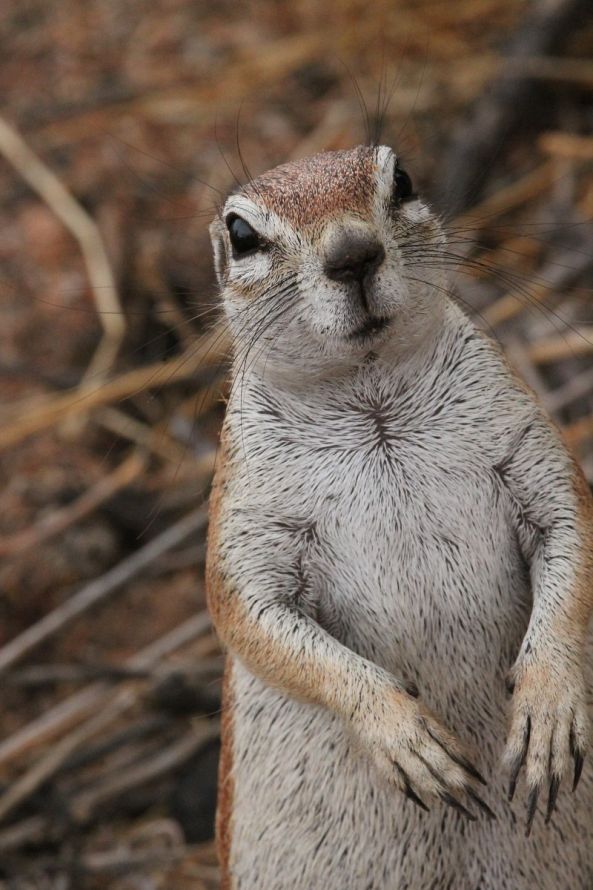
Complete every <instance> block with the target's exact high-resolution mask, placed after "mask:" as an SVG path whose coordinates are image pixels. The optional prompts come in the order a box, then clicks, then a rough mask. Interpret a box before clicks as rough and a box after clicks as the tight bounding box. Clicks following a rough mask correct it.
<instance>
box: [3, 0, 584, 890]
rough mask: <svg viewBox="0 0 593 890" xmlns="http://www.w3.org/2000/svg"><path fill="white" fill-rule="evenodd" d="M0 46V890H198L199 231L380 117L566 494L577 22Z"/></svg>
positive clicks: (237, 31) (284, 11) (299, 7)
mask: <svg viewBox="0 0 593 890" xmlns="http://www.w3.org/2000/svg"><path fill="white" fill-rule="evenodd" d="M0 41H1V45H2V53H1V56H0V58H1V59H2V62H1V63H0V86H1V89H0V96H1V107H0V421H1V422H0V480H1V485H0V557H1V559H0V888H2V890H9V888H11V890H25V888H44V890H45V888H47V890H58V888H59V890H70V888H72V890H94V888H105V887H109V888H114V890H136V888H138V890H140V888H141V890H162V888H168V890H185V888H192V890H198V888H215V887H216V886H217V869H216V858H215V854H214V850H213V844H212V833H213V810H214V795H215V785H216V765H217V756H218V731H219V708H220V701H219V693H220V674H221V669H222V655H221V652H220V649H219V647H218V644H217V641H216V638H215V635H214V633H213V631H212V629H211V625H210V622H209V619H208V616H207V614H206V612H205V596H204V581H203V567H204V553H205V531H206V523H207V514H206V506H205V505H206V502H207V496H208V489H209V484H210V479H211V473H212V467H213V462H214V458H215V454H216V446H217V434H218V429H219V425H220V422H221V418H222V413H223V397H224V392H225V386H226V369H227V355H228V342H227V337H226V334H225V330H224V326H223V325H221V322H220V318H219V314H218V306H217V295H216V289H215V286H214V281H213V274H212V265H211V259H210V247H209V240H208V235H207V226H208V223H209V221H210V219H211V217H212V216H213V215H214V212H215V210H216V207H217V206H218V204H219V203H220V201H221V199H222V198H223V196H224V194H225V193H226V191H227V190H228V189H229V188H232V187H233V186H234V185H235V183H236V181H237V180H239V181H245V179H246V177H247V176H248V175H249V173H251V174H253V175H256V174H257V173H259V172H262V171H263V170H265V169H267V168H269V167H270V166H273V165H275V164H277V163H281V162H283V161H286V160H288V159H291V158H298V157H302V156H304V155H307V154H311V153H313V152H315V151H320V150H323V149H336V148H345V147H350V146H352V145H355V144H357V143H360V142H362V141H366V140H367V138H368V137H367V130H368V126H367V124H368V125H370V129H371V131H372V132H373V133H374V132H375V131H376V129H377V128H378V127H379V125H381V131H382V132H381V141H383V142H386V143H389V144H391V145H393V146H394V147H395V148H396V150H397V151H398V153H399V154H400V155H401V157H402V163H403V165H404V166H405V167H406V169H408V170H409V171H410V173H411V175H412V177H413V179H414V181H415V183H416V184H417V186H418V187H419V188H420V190H421V191H422V192H423V194H424V195H426V196H427V197H428V199H429V200H430V201H431V202H432V203H433V204H434V205H435V206H436V207H437V208H438V209H439V210H440V212H441V213H442V214H443V215H444V216H445V218H446V220H447V225H448V229H449V239H450V254H449V259H448V265H449V266H450V274H451V286H452V291H453V292H454V294H455V295H456V298H457V299H459V300H460V302H461V303H462V305H463V306H464V307H465V308H466V310H467V311H468V312H470V313H471V314H472V315H473V316H474V317H475V318H476V320H477V322H478V323H479V324H480V325H482V326H483V327H484V328H485V329H486V330H487V331H489V332H490V334H491V335H493V336H495V337H496V338H497V339H498V340H499V341H500V343H501V344H502V345H503V347H504V349H505V350H506V352H507V354H508V356H509V360H510V362H511V363H512V364H513V365H514V366H515V368H516V369H517V370H518V371H519V373H520V374H521V375H522V376H523V377H524V378H525V379H526V380H527V382H528V383H529V385H530V386H531V387H532V388H533V389H534V390H535V391H536V392H537V394H538V395H539V397H540V399H541V400H542V402H543V403H544V405H545V406H546V407H547V409H548V410H549V411H550V412H551V413H552V414H553V416H554V417H555V418H556V420H557V422H558V423H559V424H560V425H561V426H562V427H563V429H564V432H565V435H566V437H567V439H568V440H569V442H570V443H571V444H572V446H573V447H574V449H575V450H576V451H577V452H578V454H579V457H580V458H581V460H582V462H583V465H584V467H585V470H586V472H587V475H588V478H589V480H590V481H592V480H593V300H592V296H593V227H592V225H591V218H592V215H593V135H592V134H593V6H592V5H591V3H590V0H586V2H583V0H545V2H544V0H456V2H455V3H443V2H441V0H389V2H386V0H370V2H369V0H364V2H362V0H326V2H324V3H319V2H312V0H291V2H287V0H274V2H244V3H236V2H235V3H230V2H227V0H218V2H216V3H206V2H204V0H130V2H127V3H121V2H119V0H85V2H82V0H60V2H53V3H51V2H49V3H48V2H47V0H6V2H4V3H3V4H2V6H1V8H0ZM365 108H366V110H365Z"/></svg>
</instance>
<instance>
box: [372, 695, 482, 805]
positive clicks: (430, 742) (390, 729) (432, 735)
mask: <svg viewBox="0 0 593 890" xmlns="http://www.w3.org/2000/svg"><path fill="white" fill-rule="evenodd" d="M389 698H390V696H388V697H387V700H386V701H384V702H383V705H384V707H382V708H380V709H375V710H374V712H373V714H372V716H370V717H369V719H368V720H367V721H366V722H365V726H364V727H363V728H362V730H361V731H359V733H358V735H359V738H360V739H361V741H362V743H363V746H364V748H365V749H366V750H367V752H369V753H370V754H371V756H372V758H373V760H374V762H375V764H376V765H377V766H378V768H379V770H380V771H381V773H382V774H383V775H384V776H385V777H386V778H387V780H388V781H389V782H390V784H392V785H394V786H395V787H396V788H398V789H399V790H400V791H402V792H403V793H404V794H405V795H406V797H407V798H408V799H409V800H411V801H412V802H413V803H415V804H416V805H417V806H418V807H420V808H421V809H423V810H428V809H429V807H428V806H427V804H426V802H425V800H427V799H428V798H433V799H438V800H440V801H442V802H443V803H445V804H447V805H448V806H450V807H452V808H453V809H454V810H456V811H457V812H458V813H460V814H461V815H463V816H464V817H465V818H467V819H470V820H472V821H474V820H475V819H476V816H475V815H474V813H473V812H472V810H471V807H472V805H475V806H477V807H478V808H479V809H480V810H481V811H482V812H483V813H484V814H485V815H486V816H488V818H490V819H495V818H496V817H495V815H494V813H493V812H492V810H491V809H490V807H489V806H488V804H487V803H486V802H485V801H484V800H482V798H481V797H480V795H479V794H478V793H477V790H476V785H477V783H478V782H479V783H481V784H483V785H485V784H486V781H485V779H483V777H482V776H481V775H480V773H479V772H478V770H477V769H476V767H475V766H474V765H473V764H472V762H471V760H470V759H469V757H468V756H467V753H466V752H465V751H464V749H463V747H462V745H461V743H460V742H459V741H458V740H457V739H456V738H455V737H454V736H453V735H452V734H451V733H450V732H449V731H448V730H447V729H446V728H445V727H444V726H443V725H442V724H441V723H440V722H439V720H438V719H437V718H436V717H435V716H434V715H433V714H432V713H431V712H430V711H429V710H428V708H426V707H425V706H424V705H422V703H421V702H419V701H418V700H417V699H416V698H413V697H412V696H410V695H407V694H406V693H403V692H398V693H396V695H395V701H389Z"/></svg>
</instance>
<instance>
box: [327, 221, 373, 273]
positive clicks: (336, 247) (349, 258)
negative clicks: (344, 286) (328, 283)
mask: <svg viewBox="0 0 593 890" xmlns="http://www.w3.org/2000/svg"><path fill="white" fill-rule="evenodd" d="M384 259H385V250H384V248H383V245H382V244H381V242H380V241H377V239H376V238H374V237H373V236H372V235H361V234H359V233H352V232H347V233H344V234H343V235H342V236H341V237H340V238H339V239H338V240H337V241H336V242H335V243H334V244H332V245H331V247H330V248H329V250H328V252H327V254H326V257H325V274H326V275H327V277H328V278H331V280H332V281H362V280H363V278H364V277H365V276H366V275H369V274H370V273H371V272H374V271H375V269H378V268H379V266H380V265H381V263H382V262H383V260H384Z"/></svg>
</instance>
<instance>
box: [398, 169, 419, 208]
mask: <svg viewBox="0 0 593 890" xmlns="http://www.w3.org/2000/svg"><path fill="white" fill-rule="evenodd" d="M393 197H394V199H395V202H396V204H402V203H404V202H405V201H411V200H412V199H413V198H415V197H416V193H415V192H414V186H413V185H412V180H411V179H410V177H409V175H408V174H407V173H406V171H405V170H402V169H401V167H396V168H395V172H394V174H393Z"/></svg>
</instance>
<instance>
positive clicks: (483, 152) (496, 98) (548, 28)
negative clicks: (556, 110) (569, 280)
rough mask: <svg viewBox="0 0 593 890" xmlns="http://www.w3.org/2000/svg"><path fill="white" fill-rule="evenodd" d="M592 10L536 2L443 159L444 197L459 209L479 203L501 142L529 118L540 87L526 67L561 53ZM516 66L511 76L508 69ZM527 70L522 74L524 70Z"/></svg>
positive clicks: (585, 5)
mask: <svg viewBox="0 0 593 890" xmlns="http://www.w3.org/2000/svg"><path fill="white" fill-rule="evenodd" d="M591 12H592V6H591V0H546V2H539V3H534V4H533V6H532V11H531V12H530V14H529V15H527V16H526V17H525V19H524V20H523V22H522V23H521V25H520V27H519V28H518V29H517V31H516V33H515V34H514V36H513V38H512V40H511V42H510V44H509V46H508V47H507V50H506V52H505V57H504V58H503V59H502V60H501V65H500V74H499V76H498V77H497V78H496V79H495V80H494V82H493V83H492V84H491V86H490V88H489V89H488V90H485V91H483V93H482V94H481V96H480V98H479V100H478V101H477V103H476V105H475V108H474V112H473V115H472V117H471V119H470V121H469V122H468V123H466V124H463V125H462V126H461V127H460V129H459V132H458V133H457V134H456V136H455V138H454V140H453V143H452V147H451V149H450V151H449V154H448V157H447V158H446V159H445V162H444V164H443V174H442V183H443V184H442V187H441V200H442V203H443V205H444V206H446V207H448V208H449V209H450V210H451V211H452V212H454V213H460V212H462V211H464V210H466V209H467V208H468V207H470V206H471V205H472V204H475V203H477V201H478V200H479V198H480V195H481V193H482V190H483V188H484V186H485V184H486V181H487V174H488V173H489V171H490V170H491V168H492V164H493V163H494V161H495V160H497V159H498V157H499V155H500V152H501V146H502V147H504V145H505V144H507V143H508V144H510V143H511V137H512V136H513V134H514V133H515V131H516V130H517V128H518V127H519V126H520V125H521V124H522V123H523V122H524V121H525V119H526V117H527V116H528V115H529V112H530V111H531V108H532V106H533V104H534V103H533V101H532V100H533V96H534V95H535V93H536V90H537V89H538V83H537V80H536V79H534V78H533V77H530V76H529V72H528V69H527V67H526V66H528V65H529V63H530V60H532V59H533V58H534V57H536V58H537V57H540V56H545V55H548V54H551V53H555V52H557V51H558V50H559V49H561V47H562V46H563V45H564V43H565V41H566V39H567V37H568V36H569V35H570V34H571V33H572V32H573V31H574V30H575V29H576V28H578V29H579V30H582V28H583V27H585V24H586V22H587V20H588V19H589V20H590V17H591ZM509 67H511V70H517V76H516V77H513V78H509V76H508V74H507V72H508V70H509ZM521 68H523V69H524V73H523V74H521V73H519V71H520V69H521Z"/></svg>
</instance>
